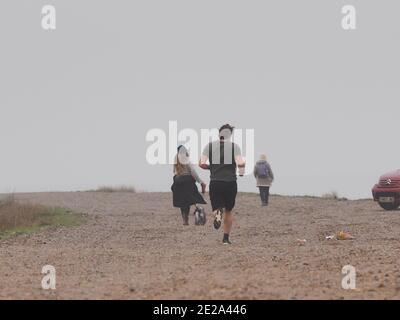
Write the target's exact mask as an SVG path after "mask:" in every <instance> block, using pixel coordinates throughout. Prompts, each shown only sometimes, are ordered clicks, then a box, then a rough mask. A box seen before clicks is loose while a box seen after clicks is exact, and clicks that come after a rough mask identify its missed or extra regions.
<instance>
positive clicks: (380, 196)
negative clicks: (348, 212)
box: [372, 170, 400, 210]
mask: <svg viewBox="0 0 400 320" xmlns="http://www.w3.org/2000/svg"><path fill="white" fill-rule="evenodd" d="M372 195H373V197H374V200H375V201H377V202H378V203H379V205H380V206H381V207H382V208H383V209H385V210H397V209H398V208H399V207H400V170H397V171H394V172H390V173H387V174H385V175H383V176H381V177H380V178H379V183H377V184H376V185H375V186H374V187H373V188H372Z"/></svg>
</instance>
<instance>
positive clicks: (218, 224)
mask: <svg viewBox="0 0 400 320" xmlns="http://www.w3.org/2000/svg"><path fill="white" fill-rule="evenodd" d="M221 223H222V209H218V210H217V213H216V214H215V218H214V228H215V229H217V230H218V229H219V228H220V227H221Z"/></svg>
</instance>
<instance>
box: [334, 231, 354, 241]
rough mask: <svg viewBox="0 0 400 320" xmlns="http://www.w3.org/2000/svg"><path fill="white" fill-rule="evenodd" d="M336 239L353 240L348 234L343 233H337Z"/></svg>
mask: <svg viewBox="0 0 400 320" xmlns="http://www.w3.org/2000/svg"><path fill="white" fill-rule="evenodd" d="M336 239H338V240H353V239H355V238H354V237H353V236H352V235H351V234H350V233H347V232H344V231H339V232H338V233H337V234H336Z"/></svg>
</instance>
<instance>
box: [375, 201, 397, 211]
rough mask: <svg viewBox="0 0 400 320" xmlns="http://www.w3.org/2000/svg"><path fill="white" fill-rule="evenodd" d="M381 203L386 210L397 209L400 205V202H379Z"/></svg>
mask: <svg viewBox="0 0 400 320" xmlns="http://www.w3.org/2000/svg"><path fill="white" fill-rule="evenodd" d="M379 205H380V206H381V208H382V209H385V210H390V211H391V210H397V209H398V208H399V207H400V203H399V202H395V203H382V202H379Z"/></svg>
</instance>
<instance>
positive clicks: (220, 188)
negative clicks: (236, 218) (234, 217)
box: [210, 181, 237, 211]
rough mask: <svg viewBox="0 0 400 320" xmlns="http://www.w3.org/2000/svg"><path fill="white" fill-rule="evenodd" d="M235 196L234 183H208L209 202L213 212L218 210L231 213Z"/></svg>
mask: <svg viewBox="0 0 400 320" xmlns="http://www.w3.org/2000/svg"><path fill="white" fill-rule="evenodd" d="M236 194H237V183H236V181H229V182H228V181H211V182H210V200H211V207H212V209H213V211H215V210H217V209H219V208H225V210H227V211H231V210H232V209H233V208H234V207H235V200H236Z"/></svg>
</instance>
